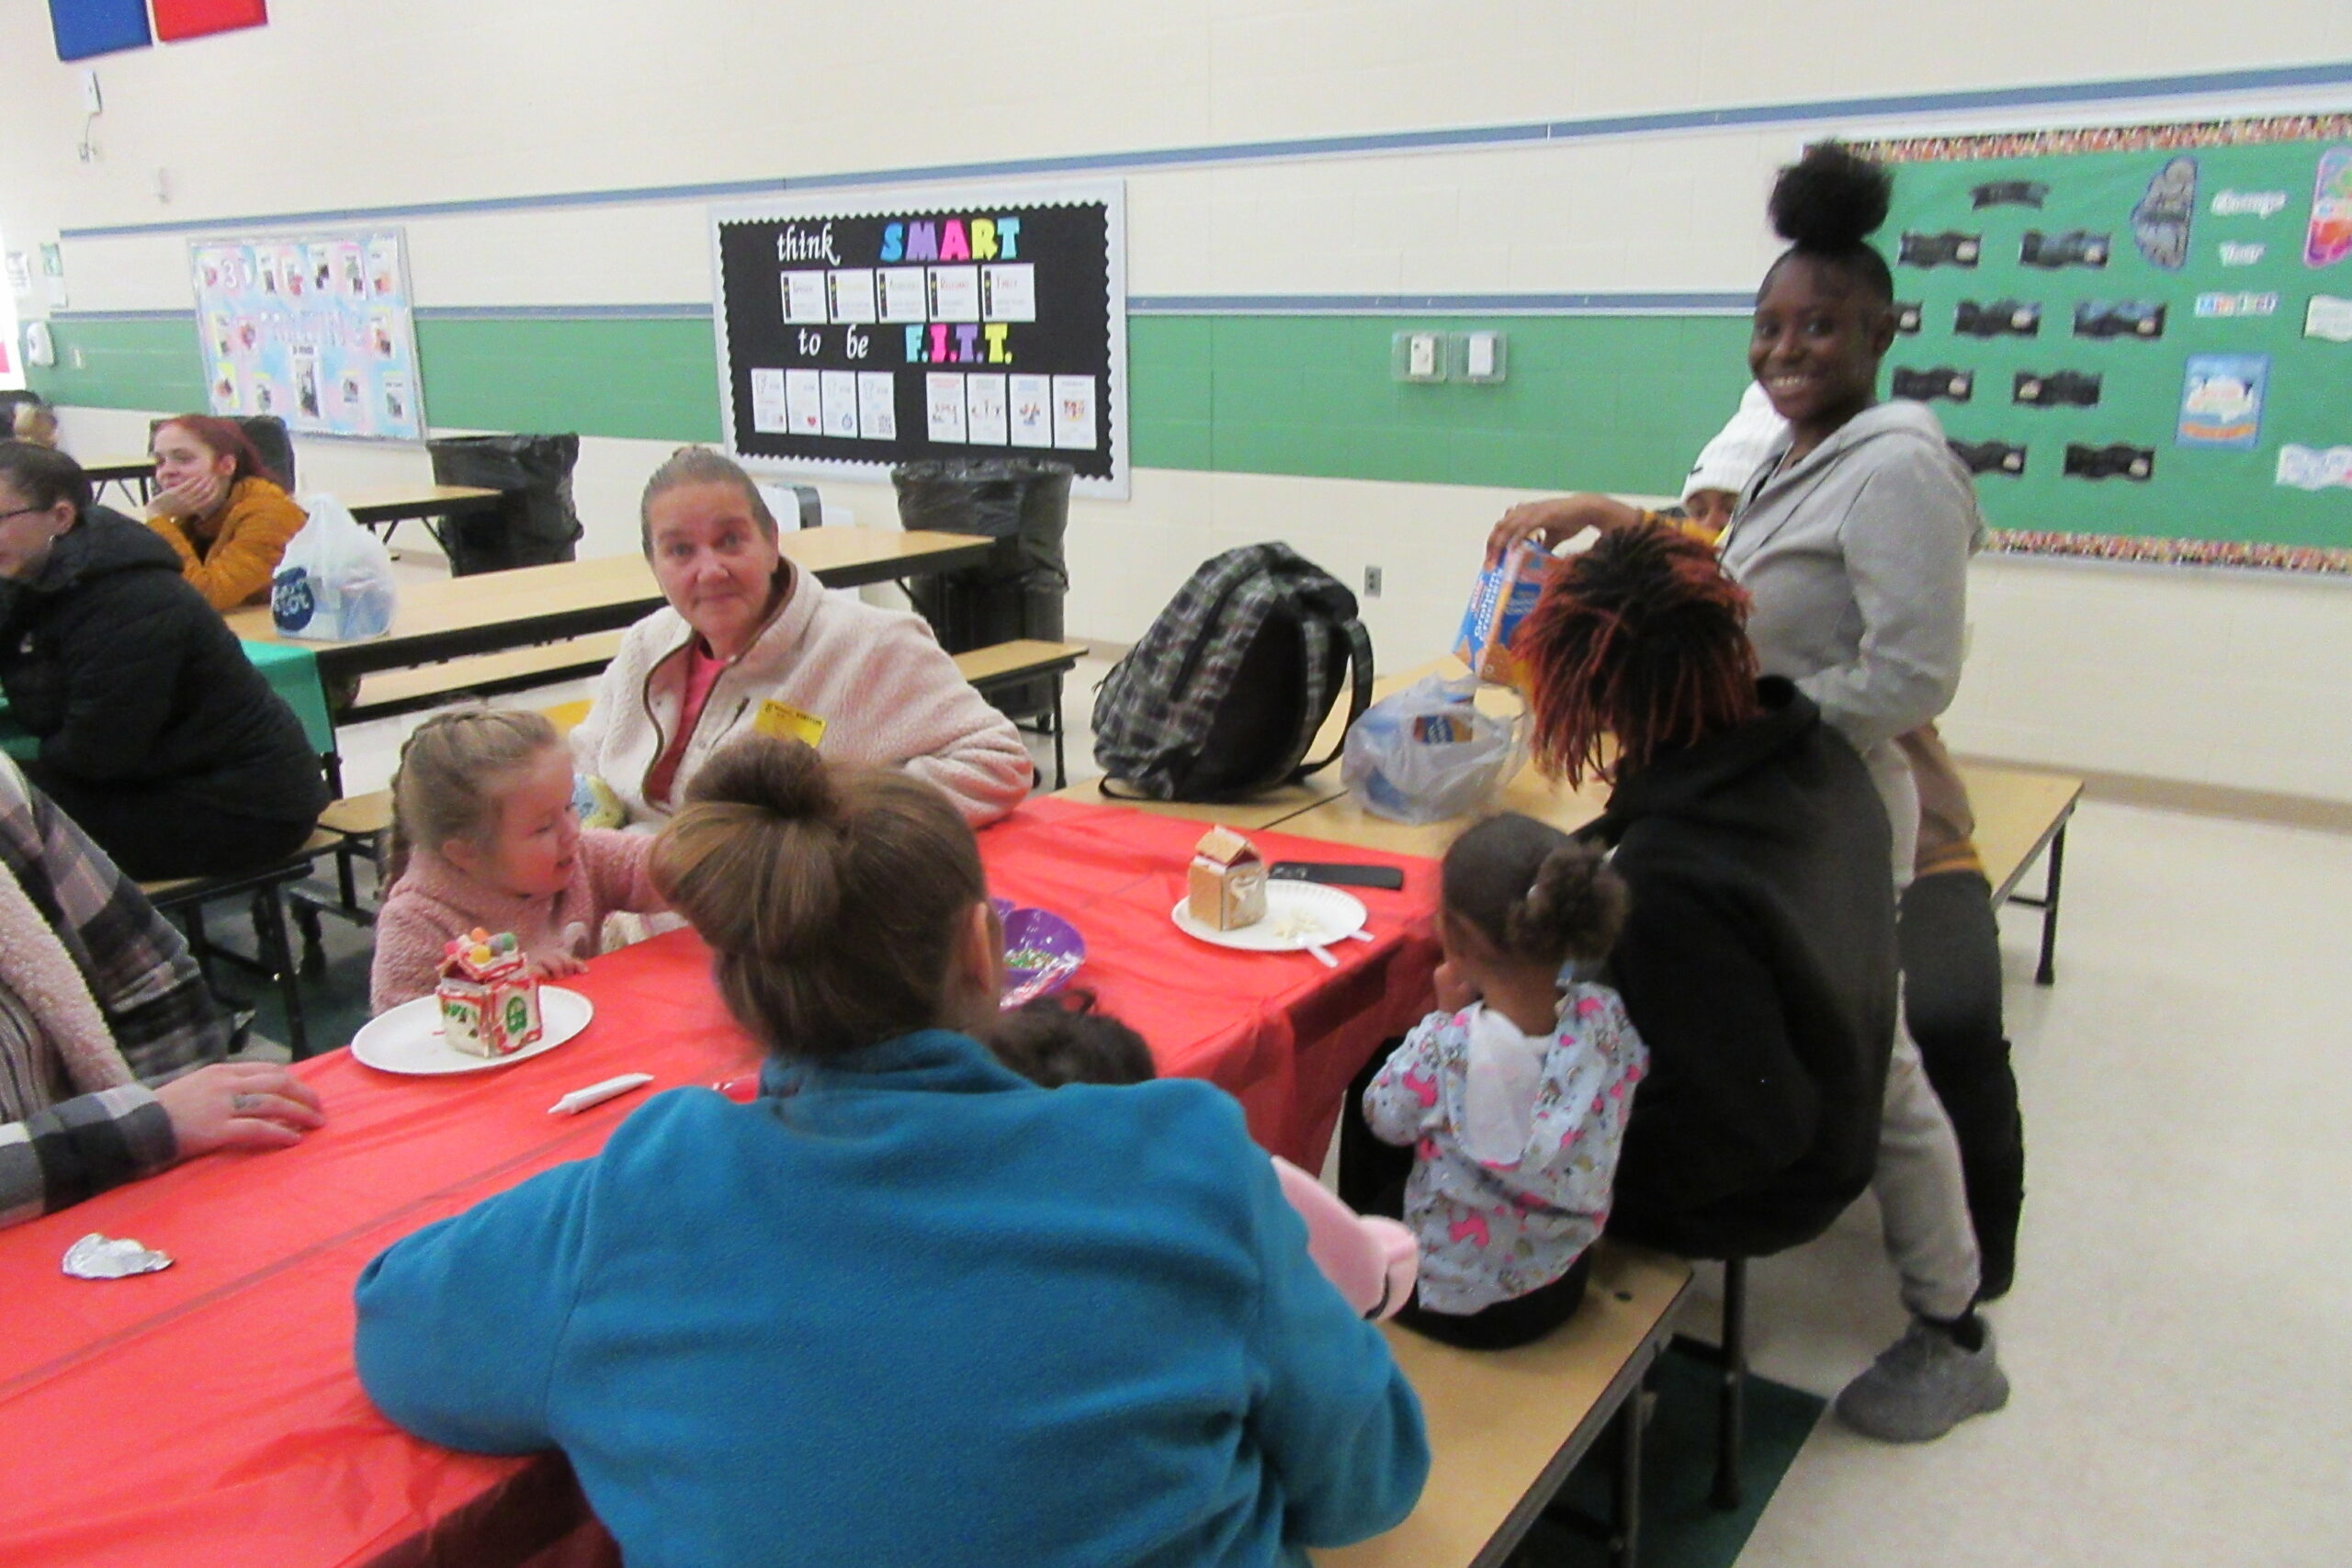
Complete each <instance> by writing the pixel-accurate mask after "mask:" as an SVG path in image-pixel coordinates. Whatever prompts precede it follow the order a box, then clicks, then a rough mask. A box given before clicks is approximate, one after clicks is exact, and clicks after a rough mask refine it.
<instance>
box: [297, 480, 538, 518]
mask: <svg viewBox="0 0 2352 1568" xmlns="http://www.w3.org/2000/svg"><path fill="white" fill-rule="evenodd" d="M323 493H325V494H328V495H332V496H334V498H335V499H336V500H337V501H340V502H343V504H344V505H345V507H347V508H349V509H350V512H351V515H352V516H353V517H354V518H356V520H358V521H359V522H362V523H393V522H398V521H400V520H401V519H403V518H409V517H440V516H445V515H447V513H452V512H469V511H472V510H473V509H475V508H476V507H483V506H490V505H493V504H495V503H496V502H497V501H498V500H499V498H500V497H502V496H503V495H504V494H505V493H506V492H505V491H503V490H490V489H485V488H483V487H482V486H481V485H374V486H370V487H369V488H368V489H366V490H337V491H325V492H323Z"/></svg>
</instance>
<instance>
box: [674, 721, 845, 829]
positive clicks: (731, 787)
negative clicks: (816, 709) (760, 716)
mask: <svg viewBox="0 0 2352 1568" xmlns="http://www.w3.org/2000/svg"><path fill="white" fill-rule="evenodd" d="M685 798H686V800H687V801H688V802H690V803H695V804H707V805H713V806H748V807H753V808H755V809H757V810H761V811H770V812H774V813H775V815H776V816H778V817H782V818H787V819H789V820H793V821H801V820H807V819H810V818H823V817H828V816H831V814H832V812H833V810H834V807H835V806H836V804H837V803H838V800H839V792H838V791H837V789H836V788H835V785H834V783H833V775H832V771H831V769H829V768H828V767H826V765H825V760H824V759H823V758H821V757H820V756H819V755H818V754H817V749H816V748H815V747H813V746H811V745H809V743H808V742H807V741H805V740H786V739H778V738H776V737H775V736H769V735H739V736H737V737H736V738H735V739H732V740H729V741H728V742H727V743H726V744H725V745H723V746H721V747H719V748H718V750H715V751H713V752H712V753H711V754H710V757H709V760H708V761H705V762H704V763H703V765H702V766H701V767H699V768H697V769H695V775H694V777H693V778H691V779H689V780H687V781H686V788H685Z"/></svg>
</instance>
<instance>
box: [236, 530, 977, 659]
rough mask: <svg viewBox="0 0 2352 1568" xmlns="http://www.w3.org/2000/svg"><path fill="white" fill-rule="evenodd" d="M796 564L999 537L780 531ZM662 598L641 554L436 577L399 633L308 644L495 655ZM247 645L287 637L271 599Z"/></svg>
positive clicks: (866, 570)
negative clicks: (272, 615) (272, 610)
mask: <svg viewBox="0 0 2352 1568" xmlns="http://www.w3.org/2000/svg"><path fill="white" fill-rule="evenodd" d="M778 542H779V544H780V545H781V547H782V548H783V551H784V553H785V555H786V557H788V558H790V559H791V560H792V561H793V562H794V563H795V564H796V565H797V566H800V567H802V568H804V569H805V570H809V571H810V572H812V573H814V574H815V575H816V577H817V579H818V581H820V582H824V583H826V584H827V585H828V586H830V587H845V586H851V585H854V584H856V583H861V582H870V581H879V580H880V579H881V578H887V577H896V576H900V575H911V574H919V573H922V572H925V571H936V570H948V569H949V568H951V567H953V566H957V565H965V564H971V563H973V562H975V561H978V560H979V559H982V558H986V557H987V555H988V554H989V551H990V550H991V549H992V548H993V547H994V545H995V541H994V540H992V539H989V538H984V537H980V536H974V535H969V534H946V533H938V532H933V531H928V530H917V531H914V532H903V531H901V530H899V529H896V528H889V529H884V528H805V529H801V530H799V531H798V532H797V533H787V534H784V535H782V536H780V537H779V540H778ZM661 603H662V590H661V587H660V586H659V585H658V584H657V583H656V582H655V581H653V569H652V568H651V567H650V566H648V565H647V564H646V562H645V560H644V558H642V557H640V556H600V557H598V558H594V559H593V560H579V561H559V562H557V563H555V564H554V565H551V566H526V567H517V568H515V570H511V571H489V572H481V573H479V574H477V575H475V576H471V577H452V578H448V579H446V580H435V581H429V582H418V583H409V584H406V585H404V586H403V587H402V588H401V592H400V603H399V606H398V608H397V609H396V610H395V611H394V612H393V617H392V627H391V630H390V631H389V632H388V633H386V634H385V635H384V636H382V637H371V638H369V639H368V640H366V641H364V642H320V643H311V644H310V645H309V646H310V647H311V649H313V650H314V651H316V653H317V654H318V656H319V664H320V668H321V669H322V671H324V672H326V673H328V674H330V675H342V674H346V673H349V674H357V673H363V672H365V671H374V670H397V669H401V668H403V667H405V666H408V665H412V664H422V663H427V662H430V661H431V660H437V659H453V658H457V657H458V656H460V655H462V654H469V653H489V652H495V651H497V650H498V649H506V648H515V647H519V646H521V645H523V644H526V643H532V642H545V641H549V640H552V639H553V638H555V637H578V636H582V635H584V634H585V633H588V632H596V631H608V630H610V629H611V628H613V627H615V626H627V625H628V624H629V623H630V622H632V621H634V620H636V619H638V618H639V616H641V615H646V614H647V613H649V612H650V611H651V610H652V609H653V608H654V607H655V606H657V605H659V604H661ZM228 621H229V629H230V630H232V631H233V632H235V633H236V634H237V635H238V636H239V637H243V638H244V639H246V640H247V641H249V642H278V641H284V640H299V639H287V638H281V637H279V635H278V631H277V625H276V623H275V622H274V621H272V620H271V618H270V613H269V609H268V607H267V606H266V605H255V606H254V607H252V608H250V609H243V610H236V611H232V612H231V614H230V615H229V616H228Z"/></svg>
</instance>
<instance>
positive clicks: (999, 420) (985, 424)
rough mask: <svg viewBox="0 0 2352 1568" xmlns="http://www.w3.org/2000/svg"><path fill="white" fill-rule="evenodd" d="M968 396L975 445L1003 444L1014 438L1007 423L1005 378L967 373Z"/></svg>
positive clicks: (970, 423) (970, 422)
mask: <svg viewBox="0 0 2352 1568" xmlns="http://www.w3.org/2000/svg"><path fill="white" fill-rule="evenodd" d="M964 400H965V404H966V407H967V409H968V411H969V413H970V418H969V422H968V426H967V428H968V429H969V431H970V433H971V439H972V445H973V446H1007V445H1009V444H1010V443H1011V441H1012V433H1011V431H1010V430H1009V428H1008V427H1007V419H1006V409H1005V386H1004V378H1003V377H1001V376H967V377H965V378H964Z"/></svg>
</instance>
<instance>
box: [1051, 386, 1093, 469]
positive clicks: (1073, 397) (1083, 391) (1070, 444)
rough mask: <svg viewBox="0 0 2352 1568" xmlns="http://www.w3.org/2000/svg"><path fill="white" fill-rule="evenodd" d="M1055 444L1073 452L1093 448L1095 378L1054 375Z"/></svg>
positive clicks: (1087, 450)
mask: <svg viewBox="0 0 2352 1568" xmlns="http://www.w3.org/2000/svg"><path fill="white" fill-rule="evenodd" d="M1054 445H1055V446H1057V447H1060V448H1066V449H1068V450H1069V451H1073V452H1091V451H1092V450H1094V378H1093V377H1091V376H1057V377H1055V378H1054Z"/></svg>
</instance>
